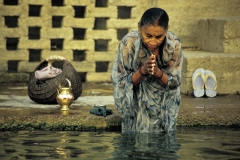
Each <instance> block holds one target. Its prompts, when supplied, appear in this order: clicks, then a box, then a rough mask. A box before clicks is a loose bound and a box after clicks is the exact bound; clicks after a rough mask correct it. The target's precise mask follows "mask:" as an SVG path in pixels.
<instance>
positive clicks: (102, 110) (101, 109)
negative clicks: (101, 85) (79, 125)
mask: <svg viewBox="0 0 240 160" xmlns="http://www.w3.org/2000/svg"><path fill="white" fill-rule="evenodd" d="M90 113H91V114H96V115H98V116H104V117H106V116H107V115H110V114H112V110H110V109H107V108H106V106H103V105H101V106H94V108H92V109H91V110H90Z"/></svg>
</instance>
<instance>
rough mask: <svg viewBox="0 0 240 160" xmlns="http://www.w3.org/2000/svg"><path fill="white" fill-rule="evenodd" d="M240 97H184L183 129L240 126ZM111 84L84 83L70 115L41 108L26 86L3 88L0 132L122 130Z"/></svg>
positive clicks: (51, 107) (52, 107) (54, 108)
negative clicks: (101, 108) (98, 108)
mask: <svg viewBox="0 0 240 160" xmlns="http://www.w3.org/2000/svg"><path fill="white" fill-rule="evenodd" d="M94 105H106V107H107V108H108V109H111V110H112V111H113V114H112V115H108V116H106V117H103V116H97V115H94V114H90V110H91V109H92V108H93V107H94ZM239 113H240V95H221V96H217V97H215V98H208V97H203V98H194V97H193V96H192V95H185V94H182V101H181V106H180V110H179V116H178V127H180V126H199V125H202V126H206V125H207V126H212V125H213V126H233V127H236V126H237V127H238V126H239V125H240V116H239ZM120 127H121V118H120V117H119V115H118V113H117V111H116V109H115V108H114V99H113V88H112V84H111V83H83V92H82V95H81V96H80V97H79V98H78V99H77V100H76V101H74V102H73V103H72V105H71V106H70V109H69V110H68V111H61V107H60V105H58V104H38V103H35V102H33V101H32V100H30V99H29V97H28V93H27V84H11V85H1V87H0V130H26V129H27V130H35V129H41V130H111V129H120Z"/></svg>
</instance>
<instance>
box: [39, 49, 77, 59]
mask: <svg viewBox="0 0 240 160" xmlns="http://www.w3.org/2000/svg"><path fill="white" fill-rule="evenodd" d="M53 55H58V56H62V57H64V58H65V59H66V60H68V61H72V60H73V54H72V50H56V51H51V50H43V51H42V54H41V58H42V60H45V59H46V58H48V57H49V56H53Z"/></svg>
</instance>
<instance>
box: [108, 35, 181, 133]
mask: <svg viewBox="0 0 240 160" xmlns="http://www.w3.org/2000/svg"><path fill="white" fill-rule="evenodd" d="M163 43H164V44H163V48H162V53H161V54H159V56H158V58H157V65H158V66H159V68H160V69H161V70H162V71H163V72H164V73H165V74H167V76H168V84H167V87H162V86H161V85H160V84H159V82H158V80H157V79H156V78H155V77H154V76H151V75H148V76H146V77H144V79H143V80H142V81H141V82H140V83H139V84H138V85H137V86H133V83H132V74H133V73H134V72H136V71H137V70H138V69H139V68H140V67H141V66H142V65H143V63H144V62H145V61H146V60H147V59H148V57H149V56H150V55H151V52H150V51H149V50H148V49H147V48H146V47H145V46H144V45H143V43H142V40H141V37H140V35H139V33H138V31H132V32H130V33H128V34H127V35H126V36H125V37H124V38H123V39H122V41H121V42H120V44H119V46H118V50H117V53H116V57H115V60H114V63H113V68H112V72H111V79H112V82H113V87H114V101H115V107H116V109H117V110H118V112H119V114H120V116H121V118H122V132H139V133H148V132H163V131H164V132H169V131H175V130H176V122H177V115H178V110H179V106H180V99H181V97H180V88H179V87H180V84H181V69H182V61H183V53H182V49H181V43H180V41H179V39H178V38H177V37H176V36H175V35H174V34H173V33H172V32H168V33H167V35H166V38H165V40H164V42H163Z"/></svg>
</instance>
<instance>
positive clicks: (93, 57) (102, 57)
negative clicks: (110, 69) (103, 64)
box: [86, 52, 115, 61]
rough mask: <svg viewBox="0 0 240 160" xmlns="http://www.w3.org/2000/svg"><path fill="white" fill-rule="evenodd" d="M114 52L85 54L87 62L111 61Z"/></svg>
mask: <svg viewBox="0 0 240 160" xmlns="http://www.w3.org/2000/svg"><path fill="white" fill-rule="evenodd" d="M114 57H115V53H114V52H87V56H86V60H87V61H113V60H114Z"/></svg>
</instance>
